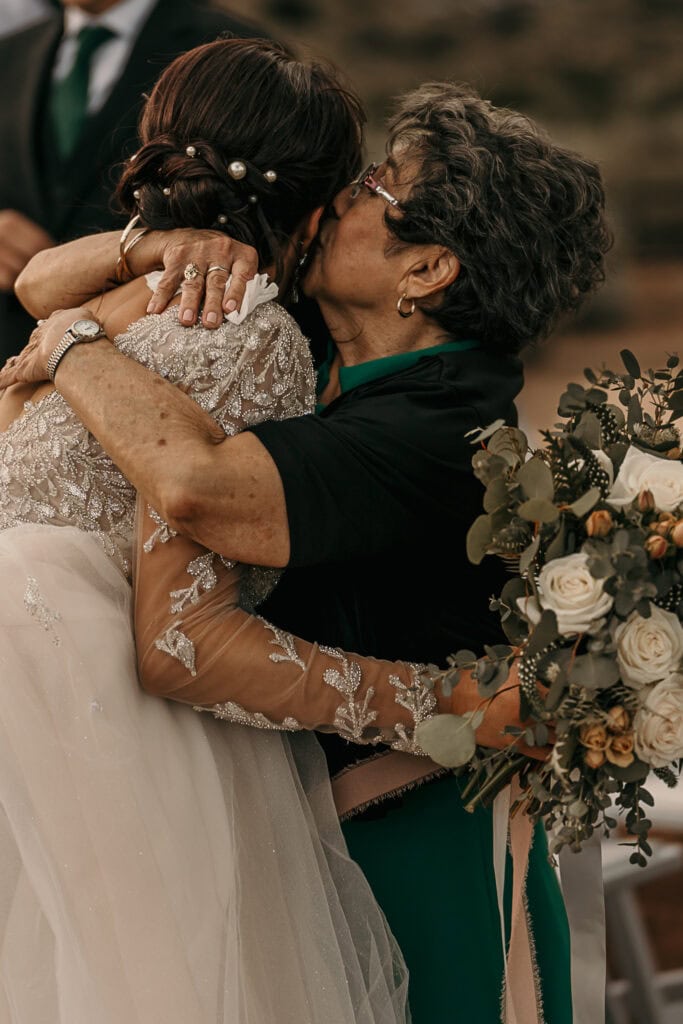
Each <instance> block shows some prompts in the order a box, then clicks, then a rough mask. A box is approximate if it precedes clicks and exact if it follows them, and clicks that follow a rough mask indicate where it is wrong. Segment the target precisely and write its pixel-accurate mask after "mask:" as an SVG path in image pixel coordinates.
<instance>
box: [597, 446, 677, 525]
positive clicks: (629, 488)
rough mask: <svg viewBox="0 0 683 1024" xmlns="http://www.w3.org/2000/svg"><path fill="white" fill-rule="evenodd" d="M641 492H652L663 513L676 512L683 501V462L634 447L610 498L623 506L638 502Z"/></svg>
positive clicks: (623, 464)
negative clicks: (660, 456)
mask: <svg viewBox="0 0 683 1024" xmlns="http://www.w3.org/2000/svg"><path fill="white" fill-rule="evenodd" d="M641 491H650V493H651V494H652V497H653V499H654V503H655V506H656V507H657V509H658V510H659V511H660V512H673V511H674V509H676V508H678V506H679V505H680V504H681V503H683V462H680V461H679V460H678V459H659V458H657V456H656V455H650V454H649V453H648V452H641V451H639V450H638V449H637V448H634V447H633V446H631V447H630V448H629V450H628V451H627V452H626V455H625V457H624V461H623V462H622V464H621V469H620V470H619V474H618V476H617V479H616V481H615V484H614V487H613V488H612V490H611V491H610V493H609V495H608V497H607V501H608V502H609V504H610V505H613V506H614V507H615V508H621V507H622V506H623V505H630V504H631V502H632V501H635V499H636V498H637V497H638V495H639V494H640V492H641Z"/></svg>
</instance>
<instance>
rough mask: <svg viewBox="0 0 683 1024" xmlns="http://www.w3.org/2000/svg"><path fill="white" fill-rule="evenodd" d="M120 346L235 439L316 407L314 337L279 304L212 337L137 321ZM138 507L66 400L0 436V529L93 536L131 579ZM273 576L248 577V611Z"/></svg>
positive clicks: (33, 411) (50, 402)
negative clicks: (39, 528) (63, 530)
mask: <svg viewBox="0 0 683 1024" xmlns="http://www.w3.org/2000/svg"><path fill="white" fill-rule="evenodd" d="M114 344H115V345H116V347H117V348H118V349H119V350H120V351H121V352H123V353H124V354H125V355H127V356H129V357H130V358H132V359H135V360H137V361H138V362H139V363H142V364H143V365H144V366H147V367H149V368H150V369H151V370H154V371H155V373H158V374H159V375H160V376H162V377H165V378H166V379H167V380H169V381H171V383H173V384H176V385H177V386H178V387H180V388H181V389H182V390H183V391H185V392H186V393H187V394H188V395H189V396H190V397H191V398H193V399H194V401H195V402H197V403H198V404H199V405H200V406H201V407H202V408H203V409H205V410H206V411H207V412H208V413H210V414H211V416H213V418H214V419H215V420H216V421H217V422H218V423H219V424H220V425H221V427H222V428H223V430H225V432H226V434H228V435H231V434H236V433H238V432H239V431H240V430H242V429H243V428H244V427H246V426H250V425H252V424H255V423H258V422H261V421H263V420H266V419H285V418H287V417H290V416H298V415H301V414H302V413H305V412H310V411H311V410H312V408H313V403H314V395H315V377H314V372H313V365H312V361H311V357H310V353H309V350H308V345H307V342H306V339H305V338H304V337H303V335H302V334H301V332H300V330H299V328H298V327H297V325H296V323H295V322H294V320H292V318H291V317H290V316H289V314H288V313H287V312H286V311H285V310H284V309H283V308H282V307H281V306H279V305H277V304H276V303H274V302H268V301H267V302H262V303H261V304H260V305H258V306H257V307H256V308H255V309H253V311H252V312H251V313H250V314H249V315H248V316H247V317H246V319H244V320H242V322H241V323H239V324H235V323H231V322H228V321H225V322H224V323H223V325H222V326H221V327H219V328H217V329H216V330H213V331H210V330H207V329H206V328H204V327H202V326H200V325H197V326H195V327H192V328H184V327H181V326H180V325H179V323H178V311H177V308H175V307H171V308H169V309H167V310H166V311H165V312H164V313H162V314H161V315H159V316H145V317H143V318H142V319H140V320H138V321H136V322H135V323H134V324H132V325H131V326H130V327H129V328H128V330H127V331H125V332H124V333H123V334H120V335H118V337H117V338H116V339H115V340H114ZM135 505H136V494H135V491H134V489H133V487H132V486H131V485H130V484H129V483H128V481H127V480H126V479H125V477H124V476H123V475H122V474H121V473H120V472H119V470H118V469H117V468H116V466H115V465H114V464H113V462H112V461H111V459H110V458H109V457H108V456H107V455H106V454H105V452H104V451H103V450H102V448H101V446H100V445H99V443H98V442H97V441H96V440H95V438H94V437H93V436H92V434H90V433H89V432H88V431H87V430H86V428H85V427H84V426H83V424H82V423H81V422H80V420H79V419H78V417H77V416H76V414H75V413H74V412H73V410H72V409H71V408H70V406H69V405H67V403H66V402H65V401H64V399H63V398H62V396H61V395H60V394H59V392H57V391H53V392H49V393H48V394H47V395H45V396H44V397H42V398H41V399H40V400H39V401H37V402H27V403H26V405H25V410H24V414H23V415H22V416H21V417H20V418H19V419H17V420H15V421H14V422H13V423H12V424H10V426H9V427H8V429H7V430H6V431H5V432H4V433H0V530H6V529H9V528H10V527H12V526H17V525H19V524H22V523H44V524H50V525H53V526H74V527H77V528H78V529H81V530H86V531H88V532H90V533H93V534H94V535H95V536H96V537H97V538H98V540H99V541H100V542H101V544H102V545H103V547H104V549H105V551H106V552H107V554H108V555H109V556H110V557H111V558H112V559H113V560H114V561H115V562H116V564H117V565H118V566H119V568H120V569H121V570H122V571H123V572H124V574H125V575H126V576H127V577H128V578H130V572H131V561H132V546H133V533H134V518H135ZM163 528H164V527H163V524H161V522H159V529H161V530H163ZM273 578H274V574H273V572H272V570H251V571H249V572H247V573H246V574H245V580H246V579H249V581H250V582H249V591H250V594H249V600H248V601H247V602H246V603H247V604H251V605H253V604H255V603H257V602H258V600H259V599H261V598H262V597H265V595H266V593H267V591H268V589H269V587H270V586H271V585H272V582H273Z"/></svg>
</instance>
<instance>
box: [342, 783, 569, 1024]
mask: <svg viewBox="0 0 683 1024" xmlns="http://www.w3.org/2000/svg"><path fill="white" fill-rule="evenodd" d="M343 828H344V834H345V837H346V841H347V843H348V846H349V850H350V853H351V856H352V857H353V858H354V860H356V861H357V862H358V863H359V864H360V866H361V867H362V869H363V871H364V872H365V874H366V876H367V878H368V881H369V882H370V885H371V886H372V889H373V892H374V893H375V895H376V897H377V899H378V901H379V903H380V906H381V907H382V909H383V910H384V913H385V914H386V917H387V919H388V921H389V925H390V927H391V929H392V931H393V933H394V935H395V936H396V939H397V940H398V943H399V945H400V947H401V949H402V950H403V955H404V956H405V959H406V962H407V964H408V969H409V971H410V1006H411V1011H412V1015H413V1024H500V999H501V988H502V977H503V958H502V948H501V942H500V941H499V936H500V924H499V914H498V904H497V899H496V888H495V880H494V874H493V861H492V815H491V812H490V811H489V810H483V809H482V810H477V811H475V812H474V813H473V814H470V813H468V812H467V811H466V810H465V809H464V806H463V804H462V801H461V799H460V782H459V780H458V779H456V778H455V777H453V776H450V777H448V778H446V779H442V780H439V781H438V782H432V783H429V784H427V785H426V786H423V787H421V788H418V789H415V790H413V791H412V792H409V793H407V794H406V795H405V796H404V797H402V799H401V803H400V805H398V806H395V807H392V808H391V809H389V810H388V811H387V812H386V814H384V815H383V816H379V817H377V818H375V819H372V818H371V819H369V820H368V819H367V818H366V819H362V820H353V819H351V820H350V821H348V822H346V823H345V824H344V826H343ZM387 851H391V853H390V855H389V856H388V857H387ZM508 867H509V865H508ZM509 875H510V872H509V871H508V878H509ZM506 895H507V904H508V908H509V896H510V894H509V891H508V892H507V894H506ZM527 897H528V905H529V909H530V913H531V919H532V927H533V937H534V942H535V947H536V959H537V964H538V968H539V972H540V978H541V989H542V994H543V1008H544V1020H545V1024H571V1020H572V1006H571V986H570V970H569V933H568V927H567V918H566V914H565V909H564V904H563V901H562V895H561V892H560V889H559V885H558V882H557V878H556V876H555V872H554V870H553V868H552V867H551V865H550V864H549V863H548V859H547V846H546V842H545V834H544V832H543V829H542V827H540V826H537V828H536V832H535V834H534V843H533V846H532V850H531V854H530V860H529V870H528V875H527ZM508 912H509V910H508Z"/></svg>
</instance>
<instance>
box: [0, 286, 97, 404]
mask: <svg viewBox="0 0 683 1024" xmlns="http://www.w3.org/2000/svg"><path fill="white" fill-rule="evenodd" d="M83 319H87V320H96V319H97V317H95V315H94V314H93V313H92V311H91V310H89V309H87V307H85V306H79V307H77V308H76V309H56V310H55V311H54V313H53V314H52V315H51V316H50V317H49V319H48V320H43V321H42V322H41V323H39V324H38V326H37V327H36V329H35V330H34V331H33V332H32V334H31V336H30V338H29V340H28V343H27V345H26V347H25V348H24V349H22V351H21V352H20V353H19V355H18V356H11V358H10V359H8V360H7V362H6V363H5V365H4V367H3V368H2V371H0V390H2V389H4V388H8V387H10V385H12V384H40V383H42V382H43V381H46V380H48V376H47V364H48V360H49V358H50V356H51V355H52V353H53V352H54V350H55V348H56V347H57V345H58V344H59V342H60V341H61V340H62V338H63V337H64V333H65V331H66V330H67V328H69V327H71V325H72V323H73V322H74V320H83Z"/></svg>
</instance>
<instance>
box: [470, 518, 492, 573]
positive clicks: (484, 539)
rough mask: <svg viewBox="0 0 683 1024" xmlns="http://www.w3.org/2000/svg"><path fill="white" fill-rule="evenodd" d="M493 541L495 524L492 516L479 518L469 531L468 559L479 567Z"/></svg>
mask: <svg viewBox="0 0 683 1024" xmlns="http://www.w3.org/2000/svg"><path fill="white" fill-rule="evenodd" d="M492 540H493V524H492V522H491V518H490V516H487V515H481V516H478V517H477V518H476V519H475V520H474V522H473V523H472V525H471V526H470V528H469V530H468V531H467V557H468V558H469V560H470V562H472V563H473V564H474V565H479V563H480V562H481V561H482V559H483V558H484V556H485V555H486V554H487V552H488V549H489V546H490V544H491V541H492Z"/></svg>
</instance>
